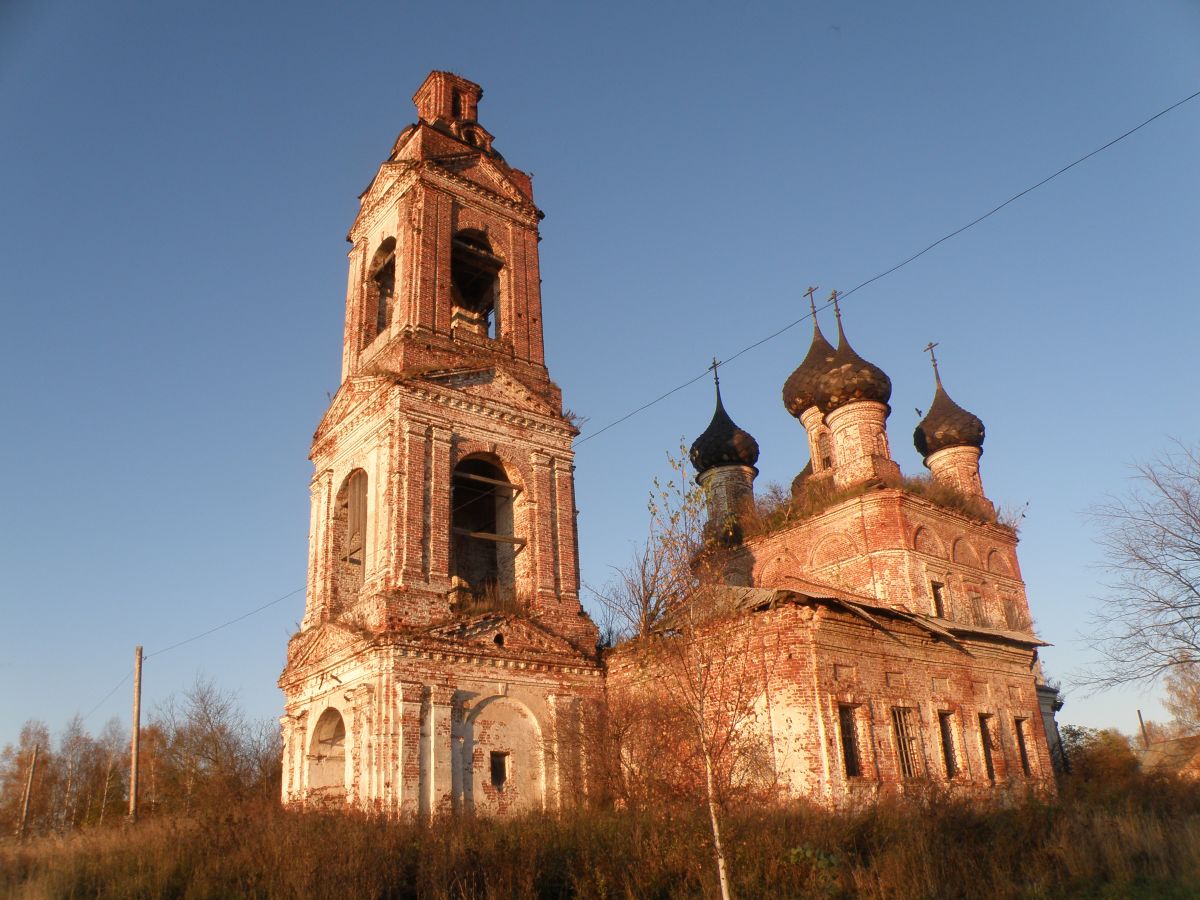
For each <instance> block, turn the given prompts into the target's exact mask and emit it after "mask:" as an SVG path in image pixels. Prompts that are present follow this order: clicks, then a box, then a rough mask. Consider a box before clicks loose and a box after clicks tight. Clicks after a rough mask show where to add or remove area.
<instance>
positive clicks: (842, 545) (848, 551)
mask: <svg viewBox="0 0 1200 900" xmlns="http://www.w3.org/2000/svg"><path fill="white" fill-rule="evenodd" d="M856 555H857V553H856V551H855V549H854V544H853V543H852V542H851V541H850V540H849V539H848V538H846V537H845V536H844V535H840V534H831V535H828V536H826V537H824V538H822V539H821V540H820V541H818V542H817V545H816V546H815V547H813V551H812V561H811V562H810V564H809V565H810V567H811V568H813V569H820V568H824V567H825V566H830V565H833V564H834V563H838V562H845V561H846V560H849V559H851V558H852V557H854V556H856Z"/></svg>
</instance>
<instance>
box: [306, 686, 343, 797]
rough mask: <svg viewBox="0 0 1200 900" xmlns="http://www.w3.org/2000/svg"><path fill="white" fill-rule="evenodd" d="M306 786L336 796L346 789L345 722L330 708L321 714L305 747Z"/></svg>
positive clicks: (339, 714) (340, 715) (311, 789)
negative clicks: (306, 764)
mask: <svg viewBox="0 0 1200 900" xmlns="http://www.w3.org/2000/svg"><path fill="white" fill-rule="evenodd" d="M308 789H309V790H310V791H314V792H318V793H322V794H328V795H333V796H336V795H338V794H341V793H344V792H345V790H346V723H345V721H344V720H343V719H342V714H341V713H339V712H338V711H337V710H336V709H333V708H330V709H327V710H325V712H323V713H321V718H319V719H317V724H316V727H315V728H314V729H313V735H312V741H311V743H310V744H309V747H308Z"/></svg>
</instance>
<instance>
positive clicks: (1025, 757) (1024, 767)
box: [1016, 719, 1030, 778]
mask: <svg viewBox="0 0 1200 900" xmlns="http://www.w3.org/2000/svg"><path fill="white" fill-rule="evenodd" d="M1016 726H1017V751H1018V752H1019V753H1020V754H1021V771H1022V772H1024V773H1025V777H1026V778H1028V777H1029V775H1030V769H1029V751H1028V750H1027V749H1026V747H1025V720H1024V719H1017V720H1016Z"/></svg>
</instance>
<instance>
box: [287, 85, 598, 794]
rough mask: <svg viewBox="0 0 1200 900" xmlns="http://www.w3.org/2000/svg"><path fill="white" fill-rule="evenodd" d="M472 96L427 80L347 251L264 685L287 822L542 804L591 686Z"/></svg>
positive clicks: (508, 222)
mask: <svg viewBox="0 0 1200 900" xmlns="http://www.w3.org/2000/svg"><path fill="white" fill-rule="evenodd" d="M482 93H483V92H482V90H481V89H480V87H479V85H477V84H474V83H473V82H470V81H468V80H466V79H465V78H461V77H459V76H457V75H454V74H452V73H449V72H433V73H431V74H430V75H429V77H428V78H427V79H426V80H425V82H424V84H422V85H421V87H420V88H419V89H418V90H417V92H416V95H415V96H414V97H413V102H414V103H415V104H416V107H417V115H418V118H417V121H416V122H415V123H414V124H412V125H409V126H408V127H407V128H405V129H404V130H403V131H402V132H401V133H400V135H399V137H398V138H397V139H396V141H395V144H394V145H393V146H392V148H391V151H390V152H389V153H388V156H387V158H386V159H385V160H384V161H383V163H382V164H381V165H380V166H379V169H378V171H377V172H376V173H375V176H374V177H373V178H372V179H371V182H370V184H368V185H367V188H366V190H364V191H363V193H362V195H361V196H360V197H359V210H358V214H357V216H356V217H355V220H354V224H353V225H352V226H351V228H350V232H349V235H348V241H349V243H350V252H349V279H348V284H347V289H346V314H345V329H344V333H343V346H342V380H341V385H340V386H339V388H338V391H337V394H336V395H335V396H334V397H333V399H332V401H331V403H330V406H329V409H328V411H327V412H326V413H325V416H324V417H323V418H322V420H321V422H320V424H319V426H318V427H317V430H316V434H315V435H314V437H313V444H312V451H311V455H310V458H311V459H312V461H313V465H314V469H315V472H314V475H313V479H312V482H311V500H312V506H311V510H312V512H311V519H310V527H309V559H308V584H307V597H306V605H305V614H304V619H303V621H302V623H301V627H300V631H299V632H298V633H297V634H296V635H294V636H293V638H292V640H291V642H290V644H289V647H288V663H287V667H286V668H285V669H284V672H283V675H282V676H281V678H280V687H281V688H282V689H283V691H284V694H285V709H286V714H285V716H284V718H283V720H282V722H283V730H284V740H285V752H284V787H283V795H284V799H285V801H287V802H310V801H312V800H314V798H316V799H320V800H322V802H324V801H327V800H329V799H330V798H337V799H343V798H344V799H345V800H346V802H352V803H357V804H359V805H374V806H375V808H384V809H389V810H393V811H398V812H403V811H410V812H422V813H429V814H433V813H435V812H437V811H438V810H443V809H490V810H492V811H500V812H502V811H505V810H507V809H518V808H528V807H530V806H534V807H536V806H539V805H542V806H544V805H546V804H550V803H554V802H566V801H565V800H563V797H565V796H566V793H567V792H568V786H567V782H566V781H565V780H564V779H566V780H569V775H570V772H571V771H575V770H577V768H578V767H576V769H575V770H572V769H571V768H570V767H571V765H572V763H571V759H572V755H571V753H572V751H568V750H563V749H562V748H558V749H557V750H556V752H555V755H553V758H552V755H551V754H548V753H547V752H546V750H547V748H551V749H553V748H554V747H555V746H556V745H555V741H557V740H559V735H561V734H562V729H564V728H566V729H569V728H571V727H573V726H571V725H570V722H572V721H575V719H572V718H571V717H572V716H575V717H576V718H577V716H578V713H577V705H578V703H579V702H581V701H580V699H579V698H580V697H581V696H585V695H588V694H589V692H591V691H593V690H594V686H595V685H596V684H598V678H599V671H600V670H599V667H598V666H597V663H596V655H595V647H596V641H597V637H598V634H597V630H596V627H595V625H594V624H593V623H592V621H591V620H590V619H589V618H588V617H587V615H586V614H585V613H584V611H583V607H582V606H581V604H580V599H579V562H578V547H577V540H576V532H575V491H574V476H573V471H574V454H573V451H572V441H573V440H574V438H575V436H576V435H577V434H578V430H577V429H576V428H575V427H574V425H573V424H572V423H571V421H570V420H569V419H568V418H567V417H566V416H564V414H563V408H562V397H561V393H560V391H559V389H558V387H557V386H556V385H555V384H554V383H553V382H552V381H551V380H550V376H549V374H548V373H547V371H546V366H545V361H544V356H543V351H542V298H541V278H540V276H539V272H538V240H539V237H538V223H539V222H540V220H541V218H542V213H541V212H540V211H539V210H538V208H537V206H535V205H534V201H533V187H532V182H531V180H530V177H529V176H528V175H526V174H525V173H524V172H522V171H520V170H519V169H515V168H513V167H512V166H510V165H509V164H508V163H507V162H506V161H505V160H504V157H502V156H501V155H500V154H499V153H498V152H497V151H496V149H495V147H494V146H493V143H492V135H491V134H490V133H489V132H488V131H487V130H486V129H485V128H484V127H483V126H482V125H481V124H480V123H479V121H478V107H479V101H480V98H481V97H482ZM485 751H486V752H485ZM574 752H577V751H574ZM488 754H490V756H489V755H488ZM553 779H557V780H554V781H553V783H554V784H555V785H556V787H555V791H557V792H558V793H557V795H554V792H552V791H551V790H550V788H549V785H550V784H551V782H552V780H553Z"/></svg>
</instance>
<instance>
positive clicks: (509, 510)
mask: <svg viewBox="0 0 1200 900" xmlns="http://www.w3.org/2000/svg"><path fill="white" fill-rule="evenodd" d="M520 493H521V488H520V486H518V485H517V484H515V483H513V482H512V481H510V480H509V478H508V476H507V474H506V473H505V471H504V469H503V468H502V467H501V466H499V465H498V464H497V463H496V462H494V461H492V460H490V459H486V458H482V457H470V458H468V459H465V460H463V461H462V462H460V463H459V464H458V465H457V466H456V467H455V469H454V477H453V484H452V490H451V506H450V508H451V511H452V513H451V530H452V538H453V540H452V541H451V544H452V553H451V559H450V574H451V577H452V580H453V582H454V592H455V596H454V597H453V598H452V599H453V601H454V605H455V607H456V609H458V610H459V611H467V610H473V609H479V610H483V609H515V608H516V607H517V605H518V604H517V583H518V579H517V569H518V558H519V556H520V554H521V553H522V552H523V551H524V548H525V543H526V539H525V538H524V537H523V536H521V535H519V534H517V533H516V529H517V524H518V521H519V517H518V515H517V502H518V497H519V496H520Z"/></svg>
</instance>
